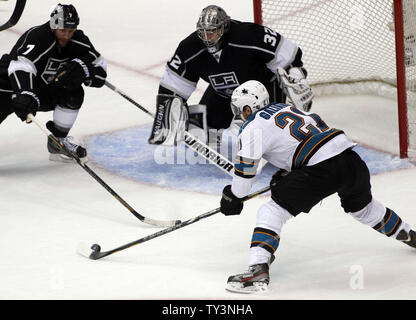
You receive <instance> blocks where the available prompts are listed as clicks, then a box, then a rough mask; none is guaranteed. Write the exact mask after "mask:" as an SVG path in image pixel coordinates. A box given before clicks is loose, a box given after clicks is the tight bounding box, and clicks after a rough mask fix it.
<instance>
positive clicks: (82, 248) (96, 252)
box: [77, 186, 271, 260]
mask: <svg viewBox="0 0 416 320" xmlns="http://www.w3.org/2000/svg"><path fill="white" fill-rule="evenodd" d="M270 188H271V187H270V186H267V187H264V188H263V189H260V190H258V191H256V192H253V193H251V194H249V195H248V196H245V197H244V198H242V201H247V200H250V199H252V198H254V197H256V196H258V195H260V194H262V193H265V192H267V191H269V190H270ZM220 211H221V208H216V209H213V210H211V211H208V212H205V213H203V214H201V215H199V216H197V217H195V218H192V219H189V220H186V221H184V222H181V223H180V224H177V225H174V226H172V227H169V228H166V229H164V230H161V231H159V232H156V233H153V234H151V235H148V236H146V237H144V238H141V239H138V240H135V241H132V242H129V243H127V244H125V245H122V246H119V247H117V248H114V249H112V250H108V251H103V252H101V247H100V245H98V244H93V245H92V246H90V247H89V246H88V245H87V244H85V243H84V242H83V243H80V244H79V245H78V247H77V252H78V253H79V254H80V255H82V256H84V257H87V258H89V259H92V260H98V259H101V258H104V257H106V256H109V255H110V254H113V253H116V252H119V251H122V250H125V249H128V248H130V247H133V246H135V245H137V244H139V243H143V242H146V241H149V240H152V239H154V238H157V237H160V236H162V235H164V234H166V233H169V232H172V231H175V230H177V229H180V228H183V227H186V226H189V225H190V224H192V223H195V222H197V221H199V220H202V219H205V218H208V217H210V216H212V215H214V214H216V213H218V212H220Z"/></svg>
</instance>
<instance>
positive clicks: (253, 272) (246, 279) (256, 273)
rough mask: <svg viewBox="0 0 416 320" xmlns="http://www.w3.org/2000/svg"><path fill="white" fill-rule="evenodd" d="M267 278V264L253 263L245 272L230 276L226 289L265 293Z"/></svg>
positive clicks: (266, 290)
mask: <svg viewBox="0 0 416 320" xmlns="http://www.w3.org/2000/svg"><path fill="white" fill-rule="evenodd" d="M269 280H270V278H269V265H268V264H267V263H262V264H255V265H253V266H251V267H250V268H249V269H248V271H247V272H245V273H240V274H237V275H234V276H230V277H229V278H228V281H227V286H226V290H228V291H231V292H237V293H267V292H268V284H269Z"/></svg>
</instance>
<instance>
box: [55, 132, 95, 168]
mask: <svg viewBox="0 0 416 320" xmlns="http://www.w3.org/2000/svg"><path fill="white" fill-rule="evenodd" d="M51 136H52V135H51ZM53 137H54V139H56V140H58V141H59V142H60V143H61V144H62V145H64V146H65V149H63V148H59V147H57V146H56V144H55V143H54V142H53V141H52V139H50V138H48V151H49V160H51V161H61V162H72V161H74V156H76V157H78V158H80V159H81V160H82V161H84V162H85V161H86V160H87V150H86V149H85V148H84V147H82V146H80V145H77V144H75V143H72V142H70V140H71V139H72V137H65V138H57V137H55V136H53Z"/></svg>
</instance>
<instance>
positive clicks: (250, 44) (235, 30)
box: [160, 20, 306, 100]
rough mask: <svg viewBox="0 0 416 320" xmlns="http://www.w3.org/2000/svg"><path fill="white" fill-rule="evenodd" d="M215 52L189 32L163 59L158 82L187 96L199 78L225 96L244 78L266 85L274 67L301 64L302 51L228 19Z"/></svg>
mask: <svg viewBox="0 0 416 320" xmlns="http://www.w3.org/2000/svg"><path fill="white" fill-rule="evenodd" d="M216 55H217V56H215V54H214V55H213V54H211V53H209V52H208V50H207V47H206V46H205V45H204V44H203V42H202V41H201V40H200V39H199V38H198V35H197V33H196V31H195V32H193V33H192V34H191V35H189V36H188V37H187V38H186V39H184V40H183V41H181V42H180V44H179V46H178V48H177V49H176V52H175V54H174V55H173V57H172V58H171V60H170V61H169V62H168V63H167V67H166V71H165V73H164V75H163V78H162V80H161V81H160V86H161V87H163V88H165V89H168V90H170V91H172V92H174V93H176V94H178V95H180V96H181V97H183V98H185V99H186V100H187V99H188V98H189V97H190V95H191V94H192V92H193V91H194V90H195V88H196V86H197V83H198V80H199V79H203V80H205V81H206V82H208V83H209V85H210V86H211V87H212V88H213V89H214V90H215V92H216V93H217V94H218V95H220V96H222V97H225V98H229V97H231V94H232V92H233V90H234V89H235V88H236V87H238V86H239V85H240V84H242V83H244V82H245V81H248V80H258V81H260V82H262V83H263V84H264V85H266V86H267V85H268V84H269V83H270V82H271V81H273V80H274V79H275V78H276V72H277V68H278V67H281V68H284V69H289V68H291V67H302V66H303V63H302V51H301V49H300V48H298V47H297V46H296V45H295V44H294V43H293V42H292V41H290V40H289V39H286V38H285V37H283V36H282V35H280V34H279V33H277V32H275V31H273V30H271V29H269V28H267V27H264V26H261V25H258V24H255V23H251V22H240V21H236V20H231V27H230V30H229V31H228V32H227V33H226V34H225V35H224V41H223V46H222V49H221V51H220V52H219V53H217V54H216ZM305 73H306V70H305Z"/></svg>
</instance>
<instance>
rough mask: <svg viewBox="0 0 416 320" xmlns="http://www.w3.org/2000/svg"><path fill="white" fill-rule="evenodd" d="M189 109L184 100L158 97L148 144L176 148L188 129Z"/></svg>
mask: <svg viewBox="0 0 416 320" xmlns="http://www.w3.org/2000/svg"><path fill="white" fill-rule="evenodd" d="M188 122H189V115H188V109H187V108H186V106H185V105H184V103H183V100H182V98H180V97H178V96H173V95H168V94H158V95H157V97H156V115H155V119H154V121H153V127H152V132H151V134H150V138H149V140H148V142H149V143H150V144H161V145H165V146H175V145H176V144H177V142H178V141H182V140H183V139H184V136H185V131H186V130H187V129H188Z"/></svg>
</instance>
